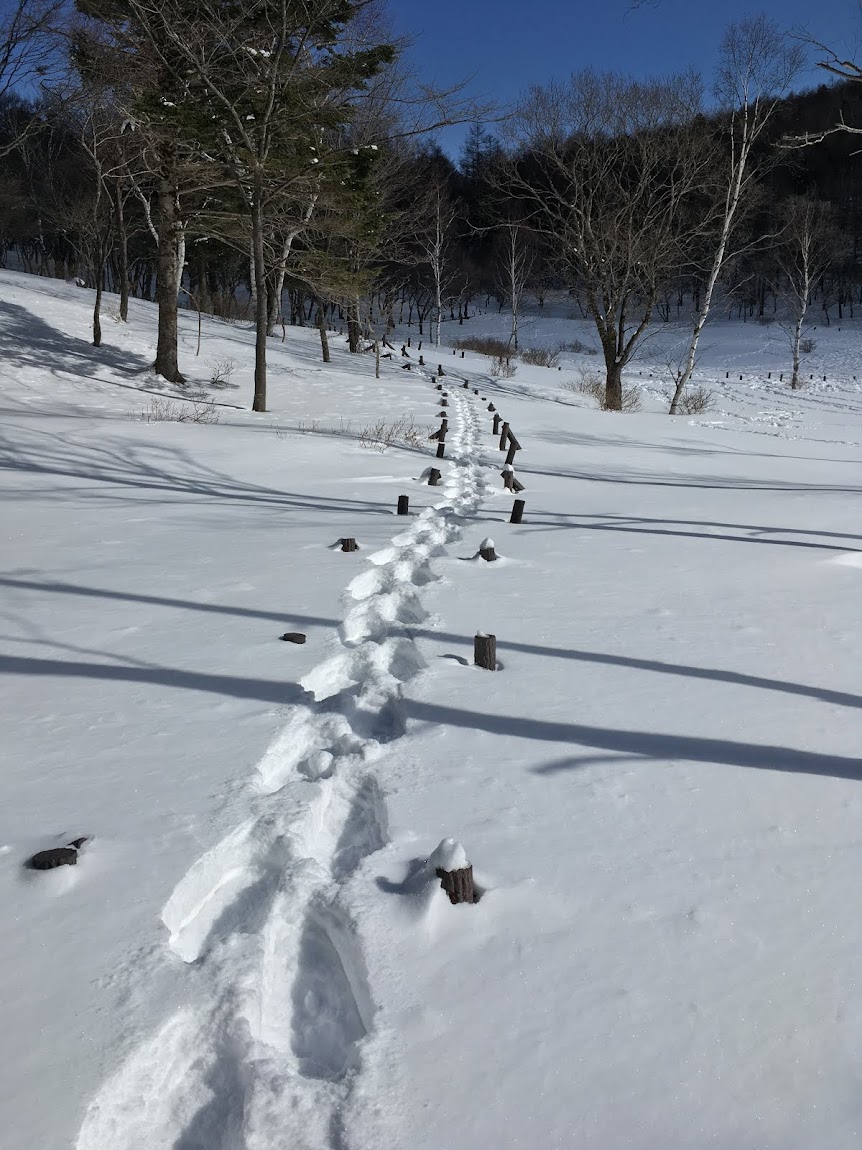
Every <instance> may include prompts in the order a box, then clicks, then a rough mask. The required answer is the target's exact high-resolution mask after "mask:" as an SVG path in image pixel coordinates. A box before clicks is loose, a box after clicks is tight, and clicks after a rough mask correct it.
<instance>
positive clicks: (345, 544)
mask: <svg viewBox="0 0 862 1150" xmlns="http://www.w3.org/2000/svg"><path fill="white" fill-rule="evenodd" d="M341 550H342V551H358V550H359V544H358V543H357V542H356V540H355V539H342V540H341Z"/></svg>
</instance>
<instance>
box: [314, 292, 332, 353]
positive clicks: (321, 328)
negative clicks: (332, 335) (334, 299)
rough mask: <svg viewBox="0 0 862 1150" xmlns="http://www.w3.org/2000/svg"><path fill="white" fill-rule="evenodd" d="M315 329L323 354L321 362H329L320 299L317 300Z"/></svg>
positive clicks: (327, 338) (324, 319) (324, 321)
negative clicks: (318, 335) (317, 332)
mask: <svg viewBox="0 0 862 1150" xmlns="http://www.w3.org/2000/svg"><path fill="white" fill-rule="evenodd" d="M316 322H317V330H318V331H319V332H320V350H321V353H322V355H323V362H324V363H329V362H330V357H329V337H328V336H327V334H326V318H325V316H324V314H323V304H322V303H321V302H320V300H318V301H317V316H316Z"/></svg>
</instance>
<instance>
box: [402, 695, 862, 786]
mask: <svg viewBox="0 0 862 1150" xmlns="http://www.w3.org/2000/svg"><path fill="white" fill-rule="evenodd" d="M405 708H406V711H407V716H408V718H409V719H411V720H414V721H418V722H426V723H439V724H441V725H444V726H450V727H464V728H469V729H472V730H478V731H488V732H489V733H491V734H495V735H509V736H510V737H512V738H520V739H537V740H539V741H543V742H552V743H573V744H576V745H578V746H581V747H587V748H591V749H593V750H598V751H602V752H606V753H609V754H611V755H614V756H616V757H617V758H628V757H631V758H633V759H640V760H648V761H652V762H657V763H659V762H668V761H669V760H670V761H686V762H695V763H714V764H716V765H718V766H735V767H750V768H754V769H757V770H770V771H790V772H794V773H800V774H808V775H826V776H830V777H832V778H840V779H855V780H860V779H862V759H859V758H849V757H844V756H841V755H824V754H820V753H818V752H817V751H800V750H796V749H795V748H793V747H780V746H770V745H767V744H762V745H758V744H753V743H742V742H736V741H734V740H732V739H704V738H697V737H694V736H687V735H666V734H661V733H655V732H652V731H619V730H611V729H609V728H606V727H591V726H586V725H582V724H579V723H556V722H546V721H544V720H541V719H527V718H520V717H517V716H512V715H499V714H497V715H486V714H482V713H480V712H478V711H466V710H461V709H459V708H455V707H448V706H441V705H439V704H435V703H428V702H421V701H417V700H413V699H411V700H406V701H405ZM604 758H605V755H603V756H602V759H603V760H604ZM595 761H596V757H595V756H590V757H589V758H584V759H582V758H579V757H578V756H572V757H571V758H565V759H560V760H558V761H556V762H553V763H548V764H546V765H544V766H541V767H534V768H532V770H533V772H534V773H535V774H539V775H552V774H557V773H559V772H561V771H565V770H576V769H578V768H580V767H582V766H585V765H586V764H587V763H589V762H595Z"/></svg>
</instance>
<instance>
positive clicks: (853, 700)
mask: <svg viewBox="0 0 862 1150" xmlns="http://www.w3.org/2000/svg"><path fill="white" fill-rule="evenodd" d="M25 574H26V573H25ZM0 587H5V588H7V589H8V590H10V591H13V590H19V591H34V592H37V593H39V594H40V595H43V594H45V593H48V594H54V595H71V596H82V597H85V598H96V599H108V600H114V601H119V602H129V603H145V604H147V605H151V606H157V607H165V608H166V609H168V610H174V609H179V610H183V611H197V612H202V613H204V614H216V615H232V616H237V617H239V618H248V619H262V620H267V621H269V620H271V621H272V622H273V623H275V624H278V625H279V626H284V625H285V624H287V623H291V624H293V625H295V626H306V627H314V626H317V627H326V628H329V627H331V628H335V627H337V626H338V625H339V620H337V619H328V618H325V617H322V616H317V615H299V614H293V613H289V612H286V611H263V610H260V609H258V608H251V607H241V606H237V605H225V604H219V603H199V602H196V601H195V600H193V599H177V598H169V597H166V596H159V595H149V594H143V593H137V592H129V591H115V590H111V589H109V588H102V587H87V586H81V585H78V584H74V583H60V582H54V581H50V580H42V579H33V578H25V577H22V576H16V575H8V576H0ZM410 630H411V634H412V635H414V636H415V637H416V638H421V639H424V640H427V641H428V642H433V643H437V644H447V645H448V644H450V643H451V644H456V645H460V646H462V647H464V648H468V649H470V650H472V647H473V636H472V635H459V634H455V633H453V632H447V631H427V630H424V629H423V628H421V627H413V626H411V628H410ZM12 641H16V640H12ZM51 645H53V646H59V645H58V644H53V643H52V644H51ZM497 646H498V650H499V651H500V652H504V651H512V652H517V653H519V654H524V655H531V656H537V657H540V658H552V659H569V660H573V661H574V662H581V663H588V664H597V665H599V666H606V667H620V668H624V669H626V668H628V669H631V670H634V671H645V672H648V673H653V674H659V675H673V676H680V677H682V678H691V679H704V680H708V681H713V682H717V683H728V684H730V685H732V686H740V687H752V688H754V689H756V690H762V691H777V692H779V693H780V694H788V695H798V696H800V697H802V698H808V699H814V700H816V701H817V702H821V703H828V704H831V705H834V706H839V707H852V708H862V695H854V694H851V693H850V692H847V691H836V690H834V689H832V688H829V687H815V686H810V685H809V684H806V683H793V682H791V681H789V680H787V679H769V678H765V677H763V676H759V675H749V674H746V673H745V672H742V671H733V670H727V669H724V668H719V667H695V666H692V665H691V664H688V663H667V662H662V661H661V660H658V659H641V658H636V657H634V656H631V655H614V654H609V653H607V652H603V651H587V650H583V649H578V648H566V647H549V646H545V645H542V644H539V643H517V642H512V641H509V640H500V641H498V645H497ZM439 657H440V658H443V659H447V660H451V661H454V662H457V663H459V664H461V665H462V666H469V664H470V661H469V659H468V658H466V657H463V656H461V655H458V654H457V653H455V652H445V653H444V654H442V655H441V656H439ZM86 666H88V667H91V668H92V667H95V666H96V665H92V664H86ZM2 672H3V665H2V663H0V673H2ZM33 673H37V672H35V671H34V672H33ZM45 673H47V672H45ZM58 673H61V672H58ZM91 677H92V672H91ZM227 682H228V683H229V682H231V680H229V679H228V680H227ZM267 686H269V685H267Z"/></svg>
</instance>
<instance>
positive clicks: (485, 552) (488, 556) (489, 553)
mask: <svg viewBox="0 0 862 1150" xmlns="http://www.w3.org/2000/svg"><path fill="white" fill-rule="evenodd" d="M479 554H480V555H481V556H482V558H483V559H484V560H485V562H486V563H494V562H496V559H497V552H496V551H495V550H494V548H493V547H480V548H479Z"/></svg>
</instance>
